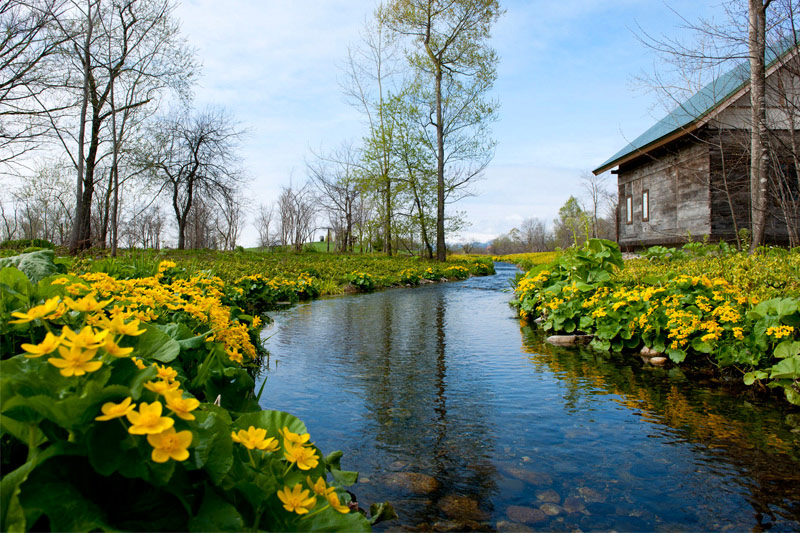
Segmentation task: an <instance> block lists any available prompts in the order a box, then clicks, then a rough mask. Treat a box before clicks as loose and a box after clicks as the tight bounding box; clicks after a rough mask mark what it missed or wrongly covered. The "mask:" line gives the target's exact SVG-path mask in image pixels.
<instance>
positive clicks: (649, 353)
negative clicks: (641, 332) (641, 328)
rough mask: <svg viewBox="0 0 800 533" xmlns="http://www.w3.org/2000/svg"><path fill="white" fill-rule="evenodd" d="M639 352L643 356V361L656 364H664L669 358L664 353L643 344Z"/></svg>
mask: <svg viewBox="0 0 800 533" xmlns="http://www.w3.org/2000/svg"><path fill="white" fill-rule="evenodd" d="M639 354H640V355H641V356H642V361H644V362H645V363H649V364H651V365H654V366H663V365H665V364H666V363H667V358H666V357H664V354H663V353H661V352H659V351H656V350H654V349H652V348H649V347H647V346H643V347H642V349H641V350H640V351H639Z"/></svg>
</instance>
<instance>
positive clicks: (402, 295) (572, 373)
mask: <svg viewBox="0 0 800 533" xmlns="http://www.w3.org/2000/svg"><path fill="white" fill-rule="evenodd" d="M496 268H497V275H495V276H491V277H481V278H472V279H469V280H466V281H463V282H457V283H447V284H440V285H428V286H423V287H419V288H414V289H396V290H389V291H383V292H378V293H374V294H369V295H361V296H349V297H339V298H331V299H322V300H317V301H314V302H310V303H307V304H302V305H298V306H296V307H294V308H291V309H289V310H287V311H284V312H281V313H278V314H277V315H276V316H275V322H274V323H273V324H272V325H271V326H270V327H268V328H267V329H266V330H265V332H264V338H265V339H267V341H266V346H267V348H268V349H269V351H270V352H271V356H270V360H269V362H268V364H267V371H266V372H265V373H264V376H266V378H267V384H266V388H265V391H264V395H263V397H262V399H261V403H262V406H263V407H264V408H267V409H279V410H284V411H289V412H291V413H293V414H295V415H297V416H299V417H300V418H301V419H303V420H304V421H305V423H306V425H307V426H308V429H309V431H310V433H311V436H312V438H313V439H314V441H315V442H316V443H317V444H318V445H319V446H320V447H321V448H322V449H323V450H324V451H326V452H328V451H333V450H336V449H341V450H343V451H344V458H343V460H342V466H343V467H344V468H346V469H349V470H358V471H359V472H360V473H361V480H360V482H359V483H358V484H356V485H355V486H354V487H353V488H352V489H351V490H352V491H353V492H355V493H356V495H357V496H358V499H359V502H360V503H361V504H362V506H365V504H366V503H370V502H377V501H384V500H388V501H390V502H392V503H393V505H394V506H395V508H396V510H397V512H398V514H399V515H400V520H399V521H394V522H391V523H389V524H387V525H386V526H381V527H382V528H384V529H387V528H390V529H396V528H398V527H403V528H406V529H407V528H415V529H420V530H430V529H439V530H448V529H456V530H464V529H479V530H505V531H512V530H514V531H526V530H528V529H542V530H582V531H591V530H617V531H641V530H648V531H650V530H655V531H662V530H663V531H698V530H722V531H726V530H731V531H742V530H752V529H755V530H761V529H766V528H771V529H772V530H774V531H800V430H798V429H797V428H798V427H800V413H798V412H797V411H796V410H794V411H793V410H791V409H787V408H786V407H785V406H784V405H782V404H780V403H779V402H776V401H774V400H773V401H764V400H763V399H758V398H753V397H749V396H747V397H745V396H742V395H741V393H739V395H738V396H737V395H736V393H735V392H732V391H735V389H731V388H729V387H728V388H726V387H723V386H721V385H720V384H719V383H715V382H713V381H712V380H709V379H706V380H703V379H702V377H701V378H700V379H698V377H697V376H692V377H691V378H687V376H686V375H684V373H683V372H682V371H681V370H678V369H671V370H670V369H660V368H654V367H649V366H646V365H643V364H642V363H641V361H640V360H639V359H637V358H636V357H634V356H631V355H627V356H614V355H610V354H601V353H596V352H593V351H590V350H586V349H576V348H553V347H551V346H549V345H546V344H544V343H543V342H542V336H541V334H540V333H538V332H536V331H533V330H531V329H530V328H527V327H525V326H524V324H521V323H520V321H519V320H518V319H516V317H515V313H514V310H513V309H512V308H510V307H509V305H508V301H509V299H510V297H511V296H510V294H509V292H508V291H507V289H508V288H509V283H508V282H509V279H510V278H513V276H514V274H515V272H516V270H515V268H514V267H512V266H510V265H504V264H497V265H496Z"/></svg>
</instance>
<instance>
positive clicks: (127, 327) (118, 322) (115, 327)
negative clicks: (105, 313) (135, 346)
mask: <svg viewBox="0 0 800 533" xmlns="http://www.w3.org/2000/svg"><path fill="white" fill-rule="evenodd" d="M139 323H140V321H139V320H136V319H133V320H131V321H130V322H128V323H127V324H126V323H125V321H124V320H123V317H122V315H116V316H115V317H114V318H113V320H109V321H107V322H106V323H105V324H104V325H105V327H107V328H108V329H109V330H110V331H111V333H113V334H114V335H127V336H129V337H135V336H137V335H141V334H142V333H144V332H145V330H143V329H139Z"/></svg>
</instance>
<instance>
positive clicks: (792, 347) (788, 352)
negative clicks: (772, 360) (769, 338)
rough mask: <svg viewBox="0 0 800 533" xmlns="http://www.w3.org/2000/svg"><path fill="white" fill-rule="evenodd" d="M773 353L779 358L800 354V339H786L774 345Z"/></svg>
mask: <svg viewBox="0 0 800 533" xmlns="http://www.w3.org/2000/svg"><path fill="white" fill-rule="evenodd" d="M774 355H775V357H777V358H779V359H785V358H787V357H793V356H795V355H800V341H791V340H786V341H783V342H781V343H780V344H778V345H777V346H776V347H775V352H774Z"/></svg>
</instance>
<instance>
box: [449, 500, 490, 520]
mask: <svg viewBox="0 0 800 533" xmlns="http://www.w3.org/2000/svg"><path fill="white" fill-rule="evenodd" d="M439 508H440V509H441V510H442V511H443V512H444V514H446V515H447V516H448V517H450V518H458V519H460V520H487V519H488V518H489V514H488V513H487V512H485V511H482V510H481V509H479V508H478V502H477V501H475V500H473V499H472V498H470V497H468V496H459V495H456V494H448V495H447V496H445V497H444V498H442V500H441V501H440V502H439Z"/></svg>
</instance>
